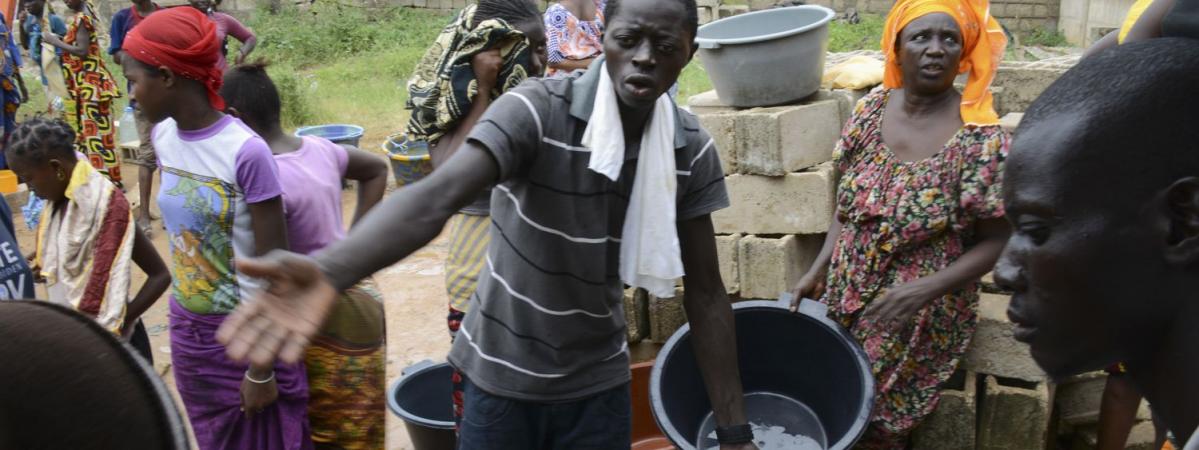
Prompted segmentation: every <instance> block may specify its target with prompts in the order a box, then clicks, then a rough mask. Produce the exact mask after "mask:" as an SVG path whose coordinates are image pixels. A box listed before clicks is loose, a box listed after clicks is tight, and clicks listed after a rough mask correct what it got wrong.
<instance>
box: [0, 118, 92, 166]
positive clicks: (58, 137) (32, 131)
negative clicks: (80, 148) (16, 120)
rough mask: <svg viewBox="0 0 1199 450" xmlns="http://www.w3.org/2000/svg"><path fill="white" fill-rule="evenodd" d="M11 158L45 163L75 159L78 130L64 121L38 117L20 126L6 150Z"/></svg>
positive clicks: (14, 132) (10, 139) (9, 139)
mask: <svg viewBox="0 0 1199 450" xmlns="http://www.w3.org/2000/svg"><path fill="white" fill-rule="evenodd" d="M5 153H6V154H7V155H8V157H9V159H13V157H16V158H20V159H21V160H23V161H30V162H45V161H47V160H49V159H50V158H55V157H58V158H67V159H74V158H75V131H74V130H72V129H71V126H70V125H67V123H66V122H64V121H63V120H62V119H45V118H41V117H35V118H32V119H29V120H26V121H25V122H22V123H21V124H19V125H17V129H16V130H14V131H13V133H12V136H10V137H9V138H8V146H7V148H6V150H5Z"/></svg>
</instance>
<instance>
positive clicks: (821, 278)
mask: <svg viewBox="0 0 1199 450" xmlns="http://www.w3.org/2000/svg"><path fill="white" fill-rule="evenodd" d="M827 280H828V265H821V266H813V267H812V268H811V269H808V273H805V274H804V276H803V277H802V278H800V279H799V282H798V283H795V287H794V288H792V289H791V297H792V298H791V312H796V311H799V302H801V301H803V299H805V298H808V299H812V300H816V299H818V298H820V297H822V296H824V288H825V282H826V281H827Z"/></svg>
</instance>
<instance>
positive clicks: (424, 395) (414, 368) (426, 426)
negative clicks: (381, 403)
mask: <svg viewBox="0 0 1199 450" xmlns="http://www.w3.org/2000/svg"><path fill="white" fill-rule="evenodd" d="M453 374H454V369H453V368H452V367H450V365H449V363H441V364H434V363H433V362H432V361H429V360H424V361H421V362H418V363H416V364H413V365H411V366H409V367H408V368H406V369H404V370H403V371H402V372H401V374H400V379H399V380H396V382H395V384H392V385H391V389H388V390H387V409H390V410H391V412H392V413H393V414H395V415H396V416H399V417H400V419H403V420H404V428H406V429H407V430H408V437H409V438H410V439H411V440H412V446H413V447H414V448H416V450H454V447H456V446H457V444H458V438H457V437H456V436H455V435H454V402H453V401H452V399H453V391H454V384H453V380H452V379H451V377H452V376H453Z"/></svg>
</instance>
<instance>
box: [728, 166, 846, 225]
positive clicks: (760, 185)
mask: <svg viewBox="0 0 1199 450" xmlns="http://www.w3.org/2000/svg"><path fill="white" fill-rule="evenodd" d="M725 185H726V187H727V188H728V192H729V198H730V199H731V203H732V206H731V207H729V208H725V209H723V210H721V211H717V212H716V213H714V214H712V221H713V224H714V225H715V227H716V232H717V233H752V234H775V235H779V234H816V233H824V232H827V231H828V228H829V221H830V220H831V219H832V215H833V190H834V189H835V180H834V176H833V166H832V164H831V163H826V164H821V165H820V166H817V167H815V168H813V169H811V170H808V171H806V172H800V173H789V174H787V175H785V176H781V177H764V176H759V175H731V176H729V177H727V178H725Z"/></svg>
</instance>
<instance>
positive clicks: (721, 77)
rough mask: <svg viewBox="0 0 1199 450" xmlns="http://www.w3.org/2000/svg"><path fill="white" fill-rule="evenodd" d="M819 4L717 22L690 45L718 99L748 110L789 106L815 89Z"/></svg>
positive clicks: (826, 14) (825, 18)
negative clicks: (696, 46) (695, 48)
mask: <svg viewBox="0 0 1199 450" xmlns="http://www.w3.org/2000/svg"><path fill="white" fill-rule="evenodd" d="M835 15H836V13H834V12H833V10H831V9H828V8H825V7H823V6H816V5H804V6H793V7H788V8H776V9H769V10H765V11H757V12H752V13H748V14H741V15H738V16H733V17H729V18H727V19H721V20H717V21H715V22H712V23H709V24H707V25H704V26H702V27H700V28H699V32H698V33H697V34H696V38H695V41H696V43H697V44H698V45H699V59H700V61H701V62H702V63H703V65H704V68H705V69H707V71H708V78H710V79H711V80H712V85H713V86H714V87H715V88H716V95H717V97H719V98H720V101H721V102H722V103H724V104H726V105H729V106H736V107H743V108H747V107H754V106H772V105H783V104H788V103H794V102H796V101H798V100H802V99H804V98H806V97H809V96H811V95H812V94H815V93H816V91H818V90H820V80H821V77H823V76H824V56H825V53H826V52H827V51H828V23H829V21H830V20H832V19H833V17H834V16H835Z"/></svg>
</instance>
